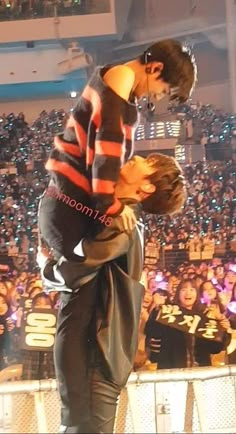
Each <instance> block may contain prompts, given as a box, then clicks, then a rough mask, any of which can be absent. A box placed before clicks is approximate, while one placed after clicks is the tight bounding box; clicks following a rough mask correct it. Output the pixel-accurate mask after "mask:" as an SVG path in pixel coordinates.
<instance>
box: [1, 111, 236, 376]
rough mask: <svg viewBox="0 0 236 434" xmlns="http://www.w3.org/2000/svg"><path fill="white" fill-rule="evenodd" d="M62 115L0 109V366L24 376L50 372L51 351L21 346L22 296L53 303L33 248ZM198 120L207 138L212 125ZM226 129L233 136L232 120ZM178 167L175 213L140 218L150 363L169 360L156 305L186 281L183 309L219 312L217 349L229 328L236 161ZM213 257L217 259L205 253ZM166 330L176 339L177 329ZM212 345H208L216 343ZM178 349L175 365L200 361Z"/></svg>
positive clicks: (37, 303) (174, 298) (172, 298)
mask: <svg viewBox="0 0 236 434" xmlns="http://www.w3.org/2000/svg"><path fill="white" fill-rule="evenodd" d="M184 110H185V111H186V113H187V112H188V116H190V113H192V114H193V113H196V111H194V109H193V108H191V107H190V106H189V110H188V111H187V109H186V106H185V109H184ZM196 110H197V109H196ZM199 113H200V112H199ZM201 113H202V114H203V113H204V111H203V109H202V111H201ZM216 113H218V112H217V111H215V116H216ZM217 116H218V114H217ZM222 116H223V115H222ZM224 116H226V114H224ZM66 119H67V116H66V113H65V112H64V111H63V110H53V111H51V112H50V113H47V112H45V111H43V112H42V113H41V114H40V115H39V117H38V118H37V119H36V120H35V122H34V123H33V124H32V125H29V124H28V123H27V121H26V119H25V116H24V114H23V113H19V114H18V115H14V114H13V113H11V114H9V115H6V114H3V115H2V116H1V117H0V199H1V201H0V279H1V280H0V367H1V368H4V367H5V366H7V365H8V364H9V363H10V364H11V363H16V362H22V361H23V366H24V369H23V378H24V379H29V378H39V377H40V378H49V377H52V376H53V374H54V373H53V369H54V368H53V361H52V352H42V351H29V350H26V349H22V348H21V337H20V335H21V333H22V326H21V322H22V317H23V311H24V306H25V301H26V300H28V301H30V306H31V307H41V308H45V307H46V308H50V309H54V308H57V306H58V297H57V294H56V293H51V294H50V295H47V294H43V293H42V283H41V280H40V276H39V274H38V269H37V267H36V260H35V253H36V249H37V243H38V231H37V207H38V201H39V197H40V195H41V194H42V192H43V191H44V189H45V188H46V186H47V183H48V176H47V174H46V173H45V169H44V162H45V160H46V157H47V155H48V153H49V151H50V149H51V146H52V141H53V136H54V135H55V134H56V133H58V132H59V131H61V130H62V128H63V126H64V124H65V121H66ZM222 119H223V118H222ZM224 119H225V117H224ZM228 119H229V118H228ZM193 122H195V121H194V117H193ZM207 122H208V121H207ZM207 125H208V127H207V128H208V129H207V130H206V131H207V134H209V138H210V134H211V133H212V130H211V127H210V124H208V123H207ZM222 125H223V124H222ZM230 128H231V130H230V131H231V133H230V136H229V137H231V138H232V137H233V133H234V131H235V129H234V128H235V124H234V119H233V118H232V123H231V127H230ZM184 170H185V176H186V180H187V188H188V199H187V203H186V205H185V209H184V212H183V214H181V215H176V216H173V217H171V218H170V217H165V218H163V217H159V218H157V217H154V216H153V215H146V216H144V220H145V269H144V274H145V275H146V277H147V279H146V296H145V301H144V309H143V315H142V322H143V332H144V336H145V337H144V340H143V342H144V346H143V349H142V350H141V351H140V354H145V357H144V358H143V363H144V361H145V360H146V358H147V357H148V359H149V363H150V362H151V363H158V365H159V367H160V368H161V367H168V366H166V364H165V360H167V356H165V357H164V359H163V358H162V356H160V354H161V340H163V339H164V340H166V338H165V329H164V331H163V327H165V326H164V325H162V330H161V332H160V328H158V327H157V326H156V324H157V323H156V321H155V318H156V315H157V312H158V309H159V306H161V305H162V304H163V303H177V304H178V305H181V303H182V304H184V301H183V298H182V299H181V293H182V292H184V290H185V289H186V288H187V290H189V291H190V292H191V291H192V293H193V294H192V295H191V296H189V295H188V296H187V300H188V299H191V300H192V306H190V307H191V309H190V311H191V312H193V309H194V310H197V311H198V310H199V309H200V310H201V311H202V309H204V312H208V311H210V312H211V315H213V313H212V311H213V307H214V309H215V310H214V315H216V316H217V315H218V316H217V319H218V320H220V322H221V324H222V327H223V329H224V331H225V337H224V339H223V341H222V346H221V349H223V350H225V349H226V347H227V345H228V343H229V336H230V333H229V331H230V330H231V329H233V328H234V326H235V327H236V321H235V317H234V315H235V312H236V309H235V302H236V292H235V289H236V288H235V276H236V274H235V273H236V265H235V251H236V230H235V228H236V225H235V224H236V222H235V218H236V211H235V200H236V197H235V174H236V163H235V161H233V160H231V161H205V162H198V163H196V164H192V165H188V166H186V167H185V169H184ZM176 252H177V253H176ZM180 253H181V254H180ZM216 256H217V257H218V258H219V257H220V258H221V259H214V257H216ZM217 261H218V262H217ZM176 289H177V292H176ZM176 294H177V295H176ZM181 300H182V301H181ZM185 302H186V300H185ZM199 302H202V303H199ZM144 323H145V324H146V325H145V326H144ZM160 333H161V336H162V337H160ZM163 333H164V335H163ZM173 333H175V335H174V337H172V338H173V339H174V341H175V338H176V331H175V332H173ZM181 336H182V335H181ZM172 338H171V339H170V341H171V342H172V341H173V339H172ZM177 341H178V339H176V342H177ZM178 342H179V341H178ZM181 342H182V341H181ZM185 344H186V342H182V344H181V345H182V346H185ZM192 344H193V342H191V345H192ZM186 345H190V343H189V342H188V344H186ZM164 347H165V345H164ZM164 347H163V348H164ZM184 348H185V347H184ZM186 348H188V346H187V347H186ZM186 348H185V350H186ZM191 348H193V345H192V347H191ZM218 349H219V348H218ZM218 349H217V351H218ZM146 350H147V351H146ZM165 351H167V350H165ZM212 351H213V352H214V351H215V352H216V348H213V349H212ZM163 354H164V349H163V351H162V355H163ZM184 354H185V355H186V352H185V351H184V352H183V355H182V362H181V366H177V367H184V366H189V365H190V364H191V363H192V365H193V363H198V364H200V365H202V364H203V359H202V358H201V357H200V359H199V358H197V357H195V354H192V358H188V360H187V359H186V358H185V356H184ZM224 354H225V353H224ZM205 356H206V354H205V352H204V357H205ZM209 356H210V354H208V355H207V357H205V358H204V357H203V358H204V360H205V362H204V363H206V360H207V363H208V364H209V363H211V360H210V358H209ZM224 357H225V356H224ZM185 359H186V360H187V362H186V360H185ZM163 360H164V362H163ZM145 363H147V362H145ZM186 363H187V365H186ZM141 365H142V363H141ZM138 367H140V361H139V362H137V366H136V368H138ZM171 367H175V366H174V364H173V366H171Z"/></svg>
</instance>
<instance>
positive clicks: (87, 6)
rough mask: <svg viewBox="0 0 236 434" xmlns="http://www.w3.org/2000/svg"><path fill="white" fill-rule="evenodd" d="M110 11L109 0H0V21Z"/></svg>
mask: <svg viewBox="0 0 236 434" xmlns="http://www.w3.org/2000/svg"><path fill="white" fill-rule="evenodd" d="M109 11H110V3H109V0H99V2H96V1H94V0H0V21H8V20H24V19H32V18H46V17H53V16H62V17H64V16H69V15H88V14H93V13H95V14H98V13H105V12H109Z"/></svg>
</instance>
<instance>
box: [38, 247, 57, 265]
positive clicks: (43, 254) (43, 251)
mask: <svg viewBox="0 0 236 434" xmlns="http://www.w3.org/2000/svg"><path fill="white" fill-rule="evenodd" d="M48 259H53V256H52V253H51V251H50V250H48V249H47V248H46V247H40V246H38V253H37V258H36V261H37V264H38V266H39V267H40V268H42V269H43V268H44V267H45V264H46V262H47V260H48Z"/></svg>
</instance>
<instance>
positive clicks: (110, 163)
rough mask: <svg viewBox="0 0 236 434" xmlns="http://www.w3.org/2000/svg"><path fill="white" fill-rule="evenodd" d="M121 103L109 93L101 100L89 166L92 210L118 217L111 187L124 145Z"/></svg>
mask: <svg viewBox="0 0 236 434" xmlns="http://www.w3.org/2000/svg"><path fill="white" fill-rule="evenodd" d="M125 103H126V102H125V100H123V99H122V98H120V97H119V96H118V95H116V94H115V93H114V92H112V91H111V90H110V89H107V91H106V92H104V96H103V97H102V98H101V106H100V114H99V128H98V129H97V131H96V136H95V146H94V159H93V164H92V190H93V200H94V206H95V207H96V209H98V210H99V211H100V212H101V213H106V214H109V215H111V216H113V217H114V216H116V215H119V214H120V213H121V212H122V210H123V205H122V204H121V202H120V201H119V200H118V199H116V198H115V185H116V183H117V181H118V178H119V174H120V169H121V166H122V164H123V159H124V154H125V149H124V147H125V145H124V130H123V113H124V109H125Z"/></svg>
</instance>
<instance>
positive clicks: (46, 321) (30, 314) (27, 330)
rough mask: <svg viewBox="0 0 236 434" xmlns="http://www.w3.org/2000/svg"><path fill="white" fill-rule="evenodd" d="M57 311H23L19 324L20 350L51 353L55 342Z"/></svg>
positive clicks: (36, 309) (35, 309) (37, 309)
mask: <svg viewBox="0 0 236 434" xmlns="http://www.w3.org/2000/svg"><path fill="white" fill-rule="evenodd" d="M56 322H57V311H56V310H53V309H39V308H32V309H25V310H24V314H23V318H22V323H21V349H24V350H30V351H52V350H53V345H54V341H55V333H56Z"/></svg>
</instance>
